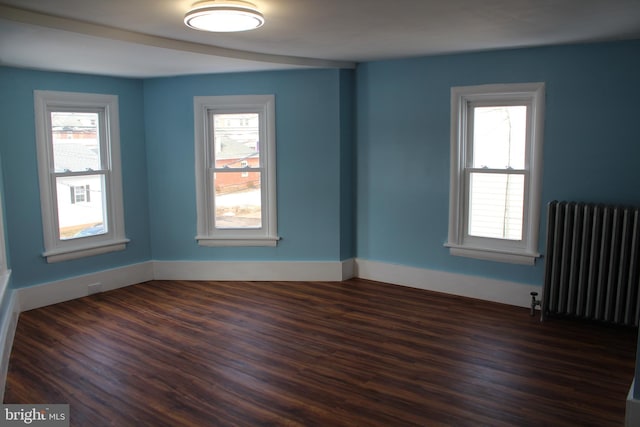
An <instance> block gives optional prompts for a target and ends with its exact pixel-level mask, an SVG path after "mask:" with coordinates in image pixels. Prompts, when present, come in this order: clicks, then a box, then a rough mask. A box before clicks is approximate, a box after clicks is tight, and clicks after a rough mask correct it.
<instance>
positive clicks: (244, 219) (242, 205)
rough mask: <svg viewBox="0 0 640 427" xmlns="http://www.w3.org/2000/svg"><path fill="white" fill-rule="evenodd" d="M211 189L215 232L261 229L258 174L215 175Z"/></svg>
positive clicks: (223, 173)
mask: <svg viewBox="0 0 640 427" xmlns="http://www.w3.org/2000/svg"><path fill="white" fill-rule="evenodd" d="M214 185H215V201H214V204H215V207H216V213H215V223H216V224H215V227H216V228H260V227H262V201H261V194H262V192H261V188H260V173H259V172H251V173H249V174H247V176H246V177H244V176H243V172H216V174H215V177H214Z"/></svg>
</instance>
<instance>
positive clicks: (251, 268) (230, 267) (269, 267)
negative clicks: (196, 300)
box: [153, 259, 353, 282]
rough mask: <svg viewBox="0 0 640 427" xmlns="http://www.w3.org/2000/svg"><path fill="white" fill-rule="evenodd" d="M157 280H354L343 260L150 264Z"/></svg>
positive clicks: (165, 262)
mask: <svg viewBox="0 0 640 427" xmlns="http://www.w3.org/2000/svg"><path fill="white" fill-rule="evenodd" d="M153 272H154V279H156V280H238V281H250V280H251V281H265V280H275V281H278V280H281V281H333V282H336V281H338V282H339V281H342V280H347V279H350V278H351V277H353V275H352V273H353V259H349V260H345V261H153Z"/></svg>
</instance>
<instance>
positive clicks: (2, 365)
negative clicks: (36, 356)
mask: <svg viewBox="0 0 640 427" xmlns="http://www.w3.org/2000/svg"><path fill="white" fill-rule="evenodd" d="M4 298H6V302H4V300H3V299H0V300H2V301H3V306H4V307H5V308H6V311H4V312H3V314H2V318H1V319H0V322H1V323H0V402H4V392H5V388H6V384H7V372H8V370H9V357H10V356H11V348H12V347H13V337H14V336H15V334H16V326H17V325H18V316H19V315H20V309H19V307H20V303H19V301H18V294H17V292H16V291H15V290H12V291H8V292H6V293H5V294H4Z"/></svg>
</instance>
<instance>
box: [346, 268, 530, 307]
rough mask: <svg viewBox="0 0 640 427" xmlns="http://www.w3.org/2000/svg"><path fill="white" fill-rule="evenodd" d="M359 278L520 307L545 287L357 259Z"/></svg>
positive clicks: (526, 305) (356, 275) (356, 270)
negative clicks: (534, 293) (533, 293)
mask: <svg viewBox="0 0 640 427" xmlns="http://www.w3.org/2000/svg"><path fill="white" fill-rule="evenodd" d="M355 266H356V268H355V274H354V276H355V277H360V278H362V279H369V280H375V281H378V282H385V283H391V284H395V285H403V286H410V287H413V288H420V289H425V290H429V291H436V292H443V293H447V294H453V295H460V296H464V297H469V298H476V299H481V300H485V301H493V302H499V303H503V304H509V305H515V306H519V307H530V306H531V295H530V292H532V291H535V292H540V291H541V287H540V286H535V285H526V284H522V283H517V282H509V281H504V280H496V279H489V278H485V277H479V276H468V275H464V274H458V273H448V272H444V271H438V270H428V269H423V268H417V267H408V266H406V265H400V264H389V263H384V262H378V261H368V260H363V259H360V258H358V259H356V262H355Z"/></svg>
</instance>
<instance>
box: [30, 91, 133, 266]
mask: <svg viewBox="0 0 640 427" xmlns="http://www.w3.org/2000/svg"><path fill="white" fill-rule="evenodd" d="M55 108H78V109H79V110H83V109H86V108H98V109H101V110H103V111H104V117H103V120H104V123H102V126H103V127H104V129H101V130H100V133H101V134H102V136H101V137H100V138H99V139H100V150H101V156H102V161H103V162H104V165H102V166H103V167H104V168H105V170H104V176H105V186H106V189H107V194H106V195H105V196H103V197H104V203H105V208H104V209H105V212H104V214H105V215H104V216H105V218H106V221H107V224H106V225H107V233H106V234H101V235H97V236H90V237H83V238H81V239H69V240H62V239H60V237H59V235H58V207H57V200H56V198H55V195H56V182H55V178H54V177H53V176H52V174H53V166H52V165H53V160H52V159H53V152H52V150H53V147H52V141H51V132H50V126H51V123H50V118H49V116H48V114H49V111H50V110H51V109H55ZM34 111H35V127H36V149H37V157H38V177H39V183H40V200H41V202H40V205H41V214H42V228H43V237H44V247H45V251H44V253H43V254H42V256H43V257H45V258H47V262H50V263H51V262H58V261H65V260H69V259H76V258H82V257H85V256H92V255H97V254H100V253H106V252H112V251H118V250H123V249H125V247H126V243H127V242H128V240H127V239H126V237H125V230H124V206H123V192H122V171H121V165H120V119H119V113H118V96H117V95H105V94H94V93H76V92H56V91H43V90H35V91H34ZM97 248H102V249H101V250H97ZM60 254H64V255H62V256H59V255H60ZM50 255H52V256H51V257H50Z"/></svg>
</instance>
